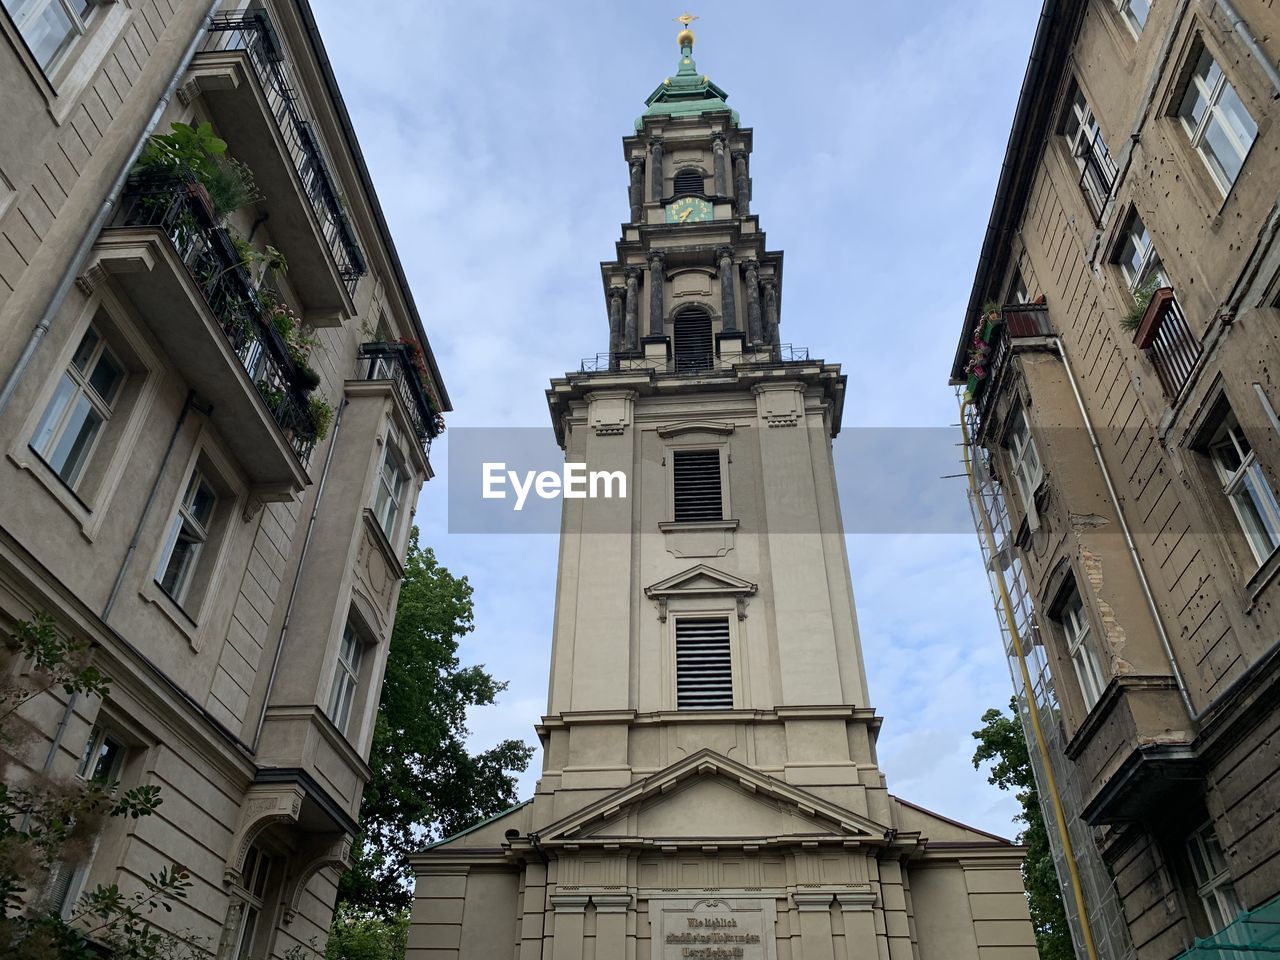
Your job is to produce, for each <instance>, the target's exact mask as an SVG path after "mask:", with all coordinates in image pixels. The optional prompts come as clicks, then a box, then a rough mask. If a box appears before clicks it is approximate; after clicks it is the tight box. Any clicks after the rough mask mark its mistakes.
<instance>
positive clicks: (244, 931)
mask: <svg viewBox="0 0 1280 960" xmlns="http://www.w3.org/2000/svg"><path fill="white" fill-rule="evenodd" d="M282 861H283V858H282V857H279V856H276V855H274V854H272V853H271V852H270V851H268V850H265V849H264V848H263V847H262V846H261V844H258V843H253V844H250V845H249V850H248V852H246V853H245V859H244V869H243V870H241V875H240V880H241V882H240V883H238V884H236V891H235V892H236V896H237V898H238V899H239V900H240V903H241V907H240V917H239V921H238V924H237V929H236V934H235V945H234V947H233V948H232V950H231V954H230V956H231V960H252V958H253V956H254V950H255V948H256V947H257V946H258V945H259V944H260V942H261V940H262V938H263V936H264V931H263V928H262V927H261V923H262V919H263V917H266V918H267V920H268V922H271V921H272V920H273V919H274V918H273V917H272V916H271V915H270V911H269V909H268V904H269V893H270V888H271V881H272V875H273V873H278V872H279V871H278V870H276V869H275V866H276V864H277V863H278V862H280V863H282ZM267 936H268V938H269V936H270V935H269V934H267ZM264 954H265V951H264Z"/></svg>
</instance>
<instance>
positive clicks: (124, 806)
mask: <svg viewBox="0 0 1280 960" xmlns="http://www.w3.org/2000/svg"><path fill="white" fill-rule="evenodd" d="M109 684H110V678H109V677H107V676H105V675H104V674H103V673H102V672H101V671H100V670H99V669H98V668H97V667H95V666H94V665H93V663H92V649H91V647H90V645H89V644H88V643H85V642H84V641H81V640H77V639H73V638H70V637H66V636H63V635H62V634H61V633H59V632H58V630H57V629H56V628H55V626H54V623H53V621H52V619H50V618H49V617H48V616H46V615H37V616H36V617H34V618H33V619H32V620H29V621H27V620H24V621H18V622H17V623H16V624H15V625H14V626H13V628H12V629H11V630H9V631H6V633H5V634H4V635H3V636H0V768H3V769H4V772H5V773H6V776H5V777H3V778H0V901H2V902H3V905H4V912H3V915H2V916H0V956H4V957H15V958H21V960H28V958H29V960H44V958H56V960H91V958H95V957H98V956H101V955H102V954H103V953H105V954H107V955H113V956H117V957H126V958H129V960H165V958H169V957H173V956H175V955H176V954H178V953H193V952H194V951H191V950H190V949H188V948H187V946H186V945H185V944H183V943H182V941H181V940H180V939H179V938H177V937H175V936H174V935H172V934H170V933H167V932H165V931H162V930H160V929H159V928H157V927H155V926H154V925H153V924H152V922H151V920H150V917H151V915H152V914H154V913H155V912H156V911H157V910H162V911H165V912H168V911H170V910H172V904H173V902H174V901H176V900H182V899H184V898H185V897H186V894H187V890H188V889H189V888H190V887H191V885H192V881H191V879H190V877H189V874H188V873H187V871H186V870H185V869H184V868H183V867H181V866H179V865H177V864H171V865H169V866H166V867H163V868H162V869H161V870H160V871H159V872H158V873H154V874H152V875H151V876H150V877H148V878H147V879H145V880H144V881H143V888H142V889H141V890H138V891H136V892H133V893H125V892H123V891H121V889H120V888H119V887H118V886H117V885H115V884H108V885H105V886H98V887H95V888H94V889H92V890H89V891H88V892H86V893H85V894H84V895H83V896H82V897H81V898H80V900H79V901H77V903H76V904H75V905H74V907H73V908H72V910H71V911H70V916H69V917H68V918H64V917H63V916H62V911H61V910H60V909H59V905H58V904H57V903H54V902H51V900H50V898H49V895H48V891H47V890H46V889H42V888H43V887H44V886H45V884H44V881H45V880H47V878H49V877H51V876H53V875H55V874H57V873H58V872H60V871H61V870H65V869H69V868H73V867H74V866H75V865H76V864H77V863H78V862H79V861H81V860H82V859H83V858H84V856H86V854H87V851H88V850H90V849H91V848H92V843H93V839H94V837H96V836H97V834H98V833H99V832H100V831H101V829H102V827H103V825H104V823H105V821H106V820H107V819H108V818H111V817H124V818H129V819H137V818H139V817H145V816H149V815H150V814H151V813H153V812H154V811H155V809H156V808H157V807H158V806H159V805H160V800H161V798H160V788H159V787H157V786H155V785H153V784H146V785H142V786H138V787H134V788H133V789H130V790H124V791H121V790H120V789H119V784H117V783H101V782H97V781H84V780H80V779H78V778H77V779H74V780H72V779H69V778H67V779H63V778H58V777H55V776H53V775H52V774H50V773H48V772H45V771H39V770H35V771H30V772H29V773H27V774H26V775H24V776H23V777H22V778H21V779H19V778H16V777H12V776H8V775H7V774H8V767H9V766H10V764H12V763H14V762H15V761H16V760H17V750H18V748H19V746H20V745H21V744H25V743H28V742H31V741H34V740H37V739H39V738H40V736H41V734H40V731H39V730H38V729H37V728H36V727H35V725H34V724H32V723H30V722H29V721H27V720H26V719H25V718H24V717H23V716H22V713H21V712H20V709H21V707H22V706H23V705H24V704H27V703H30V702H32V701H33V700H35V699H36V698H38V697H41V696H44V695H46V694H49V693H52V692H53V691H56V690H61V691H62V692H63V693H64V694H65V695H67V696H71V695H73V694H75V695H82V696H94V697H104V696H106V695H107V694H108V693H109V692H110V690H109Z"/></svg>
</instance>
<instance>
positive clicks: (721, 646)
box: [676, 617, 733, 710]
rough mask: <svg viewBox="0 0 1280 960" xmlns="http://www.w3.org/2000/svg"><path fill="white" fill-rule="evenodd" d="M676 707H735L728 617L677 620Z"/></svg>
mask: <svg viewBox="0 0 1280 960" xmlns="http://www.w3.org/2000/svg"><path fill="white" fill-rule="evenodd" d="M676 709H677V710H732V709H733V669H732V663H731V661H730V658H729V618H728V617H681V618H680V619H678V620H677V621H676Z"/></svg>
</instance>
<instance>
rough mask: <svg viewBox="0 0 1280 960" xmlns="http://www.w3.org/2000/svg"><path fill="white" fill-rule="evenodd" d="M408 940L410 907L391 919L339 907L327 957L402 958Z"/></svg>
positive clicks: (361, 959) (344, 959)
mask: <svg viewBox="0 0 1280 960" xmlns="http://www.w3.org/2000/svg"><path fill="white" fill-rule="evenodd" d="M408 940H409V911H408V910H401V911H400V912H399V913H397V914H396V915H395V916H394V917H392V918H391V919H386V918H385V917H381V916H374V915H371V914H367V913H358V912H354V911H352V910H350V909H347V908H339V909H338V910H337V912H335V913H334V915H333V926H332V927H331V928H330V930H329V942H328V943H326V944H325V947H324V957H325V960H403V958H404V953H405V947H406V946H407V945H408Z"/></svg>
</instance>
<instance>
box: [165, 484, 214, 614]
mask: <svg viewBox="0 0 1280 960" xmlns="http://www.w3.org/2000/svg"><path fill="white" fill-rule="evenodd" d="M217 503H218V495H217V493H215V492H214V489H213V486H212V485H211V484H210V483H209V481H208V480H207V479H205V477H204V474H202V473H201V472H200V471H199V470H195V471H193V472H192V474H191V479H190V480H189V481H188V482H187V490H186V493H184V494H183V496H182V502H181V503H180V504H178V511H177V514H176V515H175V516H174V518H173V521H172V523H171V524H170V526H169V538H168V541H167V543H166V546H165V551H164V555H163V557H162V558H161V561H160V567H159V569H158V570H157V571H156V581H157V582H158V583H159V584H160V586H161V587H163V588H164V591H165V593H167V594H169V596H170V597H172V598H173V599H174V600H175V601H177V602H178V604H180V605H184V606H185V604H186V601H187V597H188V594H189V593H190V590H191V584H192V580H193V579H194V574H195V571H196V569H197V567H198V565H199V563H200V557H201V554H202V553H203V552H204V548H205V545H206V544H207V543H208V542H209V532H210V526H209V525H210V521H211V520H212V519H213V513H214V508H215V507H216V506H217Z"/></svg>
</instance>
